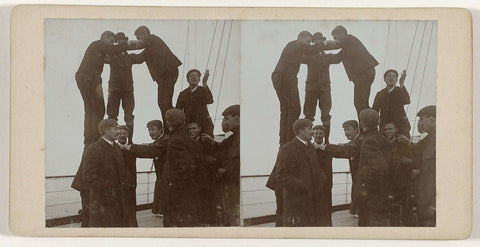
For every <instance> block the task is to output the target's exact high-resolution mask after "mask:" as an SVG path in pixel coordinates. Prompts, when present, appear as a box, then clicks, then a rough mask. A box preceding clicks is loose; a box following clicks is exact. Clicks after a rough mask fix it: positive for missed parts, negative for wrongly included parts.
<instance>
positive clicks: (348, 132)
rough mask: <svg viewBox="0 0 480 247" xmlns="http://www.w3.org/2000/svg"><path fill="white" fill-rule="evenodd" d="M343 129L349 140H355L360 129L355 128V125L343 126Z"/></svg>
mask: <svg viewBox="0 0 480 247" xmlns="http://www.w3.org/2000/svg"><path fill="white" fill-rule="evenodd" d="M343 131H344V132H345V137H347V139H348V140H350V141H351V140H353V138H355V136H357V134H358V130H357V129H356V128H354V127H353V126H347V127H345V128H343Z"/></svg>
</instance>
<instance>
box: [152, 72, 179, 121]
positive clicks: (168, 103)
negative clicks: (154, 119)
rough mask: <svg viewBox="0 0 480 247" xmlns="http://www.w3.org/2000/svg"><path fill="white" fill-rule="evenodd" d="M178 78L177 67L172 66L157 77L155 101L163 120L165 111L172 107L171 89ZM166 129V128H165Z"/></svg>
mask: <svg viewBox="0 0 480 247" xmlns="http://www.w3.org/2000/svg"><path fill="white" fill-rule="evenodd" d="M177 79H178V68H177V67H174V68H172V69H170V70H169V71H167V72H165V74H164V75H163V76H162V77H161V78H159V79H157V81H156V82H157V86H158V97H157V103H158V107H159V108H160V111H161V113H162V120H163V121H164V122H165V113H166V112H167V111H168V110H169V109H171V108H173V106H172V98H173V89H174V87H175V83H176V82H177ZM166 130H167V129H166Z"/></svg>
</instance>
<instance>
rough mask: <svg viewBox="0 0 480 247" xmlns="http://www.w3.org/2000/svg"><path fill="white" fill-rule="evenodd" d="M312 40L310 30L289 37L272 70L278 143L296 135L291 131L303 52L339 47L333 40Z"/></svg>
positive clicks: (296, 113) (296, 114) (297, 104)
mask: <svg viewBox="0 0 480 247" xmlns="http://www.w3.org/2000/svg"><path fill="white" fill-rule="evenodd" d="M311 43H312V34H311V33H310V32H308V31H302V32H300V33H299V34H298V36H297V39H296V40H294V41H290V42H289V43H288V44H287V45H286V46H285V48H284V49H283V51H282V54H281V55H280V58H279V59H278V62H277V66H276V67H275V70H274V71H273V73H272V82H273V87H274V88H275V92H276V93H277V96H278V100H279V101H280V133H279V136H280V145H283V144H285V143H287V142H288V141H289V140H291V139H292V138H293V137H294V136H295V135H294V133H293V131H292V126H293V122H294V121H295V120H296V119H298V117H299V116H300V113H301V106H300V98H299V95H298V79H297V74H298V71H299V69H300V64H301V63H305V62H304V61H303V58H304V56H308V55H313V54H316V53H318V52H320V51H322V50H329V49H330V50H331V49H338V47H337V46H338V45H337V44H336V43H335V42H330V43H328V42H325V41H321V42H317V43H315V44H314V45H311Z"/></svg>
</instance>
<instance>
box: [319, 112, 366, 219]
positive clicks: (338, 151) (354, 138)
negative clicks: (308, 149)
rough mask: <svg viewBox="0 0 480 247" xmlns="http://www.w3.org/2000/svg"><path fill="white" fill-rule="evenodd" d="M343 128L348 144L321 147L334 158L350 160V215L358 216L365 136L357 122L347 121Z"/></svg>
mask: <svg viewBox="0 0 480 247" xmlns="http://www.w3.org/2000/svg"><path fill="white" fill-rule="evenodd" d="M342 127H343V130H344V132H345V137H346V138H347V140H349V142H348V143H345V144H323V145H320V146H319V147H320V149H321V150H325V151H326V152H327V153H329V154H330V155H332V156H333V157H334V158H344V159H348V163H349V167H350V175H351V176H352V188H351V194H350V195H351V203H350V214H352V215H357V216H358V198H359V194H358V192H359V186H358V182H357V170H358V162H359V159H360V147H361V145H362V141H363V136H362V135H360V131H359V129H358V122H357V120H347V121H345V122H344V123H343V125H342Z"/></svg>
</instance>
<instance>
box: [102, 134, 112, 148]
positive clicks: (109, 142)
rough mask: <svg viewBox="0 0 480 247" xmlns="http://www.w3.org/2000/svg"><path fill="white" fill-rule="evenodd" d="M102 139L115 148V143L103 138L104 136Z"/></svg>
mask: <svg viewBox="0 0 480 247" xmlns="http://www.w3.org/2000/svg"><path fill="white" fill-rule="evenodd" d="M102 138H103V140H105V141H106V142H107V143H108V144H110V146H112V147H113V143H114V142H113V141H109V140H108V139H107V138H105V137H103V136H102Z"/></svg>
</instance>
